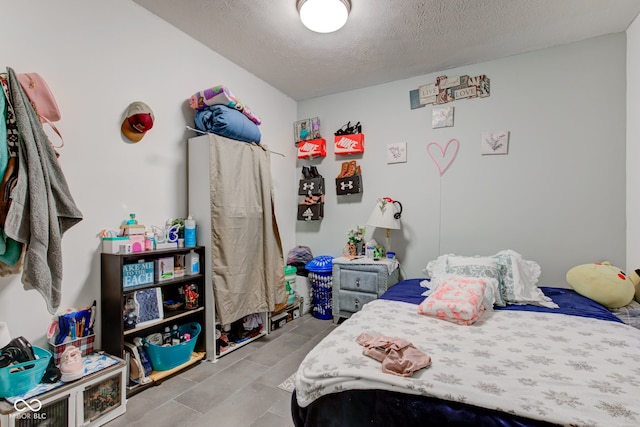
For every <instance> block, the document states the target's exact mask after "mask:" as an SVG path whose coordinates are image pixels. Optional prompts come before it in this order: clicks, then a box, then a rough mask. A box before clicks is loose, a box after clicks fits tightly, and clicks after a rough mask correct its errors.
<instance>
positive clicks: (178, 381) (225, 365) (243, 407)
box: [106, 314, 335, 427]
mask: <svg viewBox="0 0 640 427" xmlns="http://www.w3.org/2000/svg"><path fill="white" fill-rule="evenodd" d="M334 327H335V325H334V324H333V322H332V321H331V320H319V319H316V318H314V317H313V316H311V315H310V314H305V315H304V316H302V317H301V318H299V319H296V320H294V321H292V322H289V323H287V324H286V325H284V326H283V327H282V328H280V329H277V330H275V331H273V332H272V333H270V334H269V335H267V336H265V337H262V338H260V339H259V340H256V341H254V342H252V343H250V344H248V345H246V346H244V347H242V348H240V349H238V350H236V351H234V352H232V353H229V354H228V355H226V356H224V357H222V358H220V359H218V361H217V362H216V363H211V362H207V361H204V362H201V363H200V364H198V365H196V366H194V367H193V368H191V369H189V370H187V371H184V372H182V373H180V374H178V375H176V376H174V377H172V378H170V379H167V380H165V381H163V382H162V383H161V384H160V385H158V386H154V387H151V388H148V389H146V390H144V391H142V392H140V393H138V394H136V395H134V396H132V397H131V398H129V400H128V401H127V412H126V413H125V414H124V415H122V416H120V417H118V418H116V419H115V420H113V421H111V422H110V423H108V424H106V425H107V426H108V427H119V426H136V427H137V426H140V427H147V426H153V427H164V426H167V427H168V426H171V427H174V426H185V427H186V426H189V427H198V426H214V425H215V426H219V427H227V426H229V427H244V426H246V427H254V426H260V427H271V426H273V427H288V426H293V422H292V421H291V412H290V402H291V394H290V393H287V392H285V391H283V390H280V389H279V388H278V384H280V383H281V382H282V381H284V380H285V379H287V378H288V377H289V375H291V374H292V373H293V372H295V370H296V369H297V367H298V365H299V364H300V362H301V361H302V359H303V358H304V356H305V355H306V354H307V353H308V352H309V350H311V348H313V347H314V346H315V345H316V344H317V343H318V342H319V341H320V340H321V339H322V338H324V337H325V336H326V335H327V334H328V333H329V332H331V331H332V330H333V328H334Z"/></svg>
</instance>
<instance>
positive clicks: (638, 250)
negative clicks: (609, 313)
mask: <svg viewBox="0 0 640 427" xmlns="http://www.w3.org/2000/svg"><path fill="white" fill-rule="evenodd" d="M638 76H640V19H638V18H637V17H636V19H635V21H634V22H633V23H632V24H631V25H630V26H629V28H628V29H627V158H626V163H625V164H626V171H627V193H626V197H625V201H626V203H627V259H626V263H627V265H626V269H627V271H631V270H635V269H637V268H640V194H638V188H639V187H640V168H639V167H638V162H637V160H638V159H639V158H640V120H639V118H640V83H639V81H638Z"/></svg>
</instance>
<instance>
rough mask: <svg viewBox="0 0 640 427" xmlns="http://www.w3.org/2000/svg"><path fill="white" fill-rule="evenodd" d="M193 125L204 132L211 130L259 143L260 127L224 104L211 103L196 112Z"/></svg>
mask: <svg viewBox="0 0 640 427" xmlns="http://www.w3.org/2000/svg"><path fill="white" fill-rule="evenodd" d="M194 121H195V126H196V128H198V129H200V130H201V131H204V132H211V133H215V134H217V135H221V136H224V137H227V138H231V139H236V140H238V141H244V142H255V143H257V144H258V143H260V138H261V134H260V129H258V126H257V125H256V124H255V123H253V122H252V121H251V120H249V119H248V118H247V117H246V116H245V115H244V114H242V113H241V112H240V111H238V110H235V109H233V108H230V107H227V106H225V105H212V106H209V107H205V108H204V109H203V110H200V111H198V112H196V116H195V120H194Z"/></svg>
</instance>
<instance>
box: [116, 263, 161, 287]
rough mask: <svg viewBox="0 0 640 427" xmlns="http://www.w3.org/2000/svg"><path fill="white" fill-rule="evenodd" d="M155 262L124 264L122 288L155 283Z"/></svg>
mask: <svg viewBox="0 0 640 427" xmlns="http://www.w3.org/2000/svg"><path fill="white" fill-rule="evenodd" d="M153 270H154V268H153V261H149V262H144V261H141V262H137V263H134V264H124V265H123V266H122V287H123V288H128V287H131V286H138V285H145V284H147V283H153Z"/></svg>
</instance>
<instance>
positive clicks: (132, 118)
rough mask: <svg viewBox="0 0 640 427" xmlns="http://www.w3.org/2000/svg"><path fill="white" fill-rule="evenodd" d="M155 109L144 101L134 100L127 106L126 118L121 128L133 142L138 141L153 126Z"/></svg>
mask: <svg viewBox="0 0 640 427" xmlns="http://www.w3.org/2000/svg"><path fill="white" fill-rule="evenodd" d="M153 121H154V117H153V111H151V108H149V106H148V105H147V104H145V103H144V102H140V101H137V102H132V103H131V104H129V107H127V112H126V113H125V119H124V120H123V121H122V126H121V127H120V129H121V130H122V133H123V134H124V136H126V137H127V138H129V139H130V140H131V141H133V142H138V141H140V140H141V139H142V137H143V136H144V135H145V134H146V133H147V131H148V130H149V129H151V128H152V127H153Z"/></svg>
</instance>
